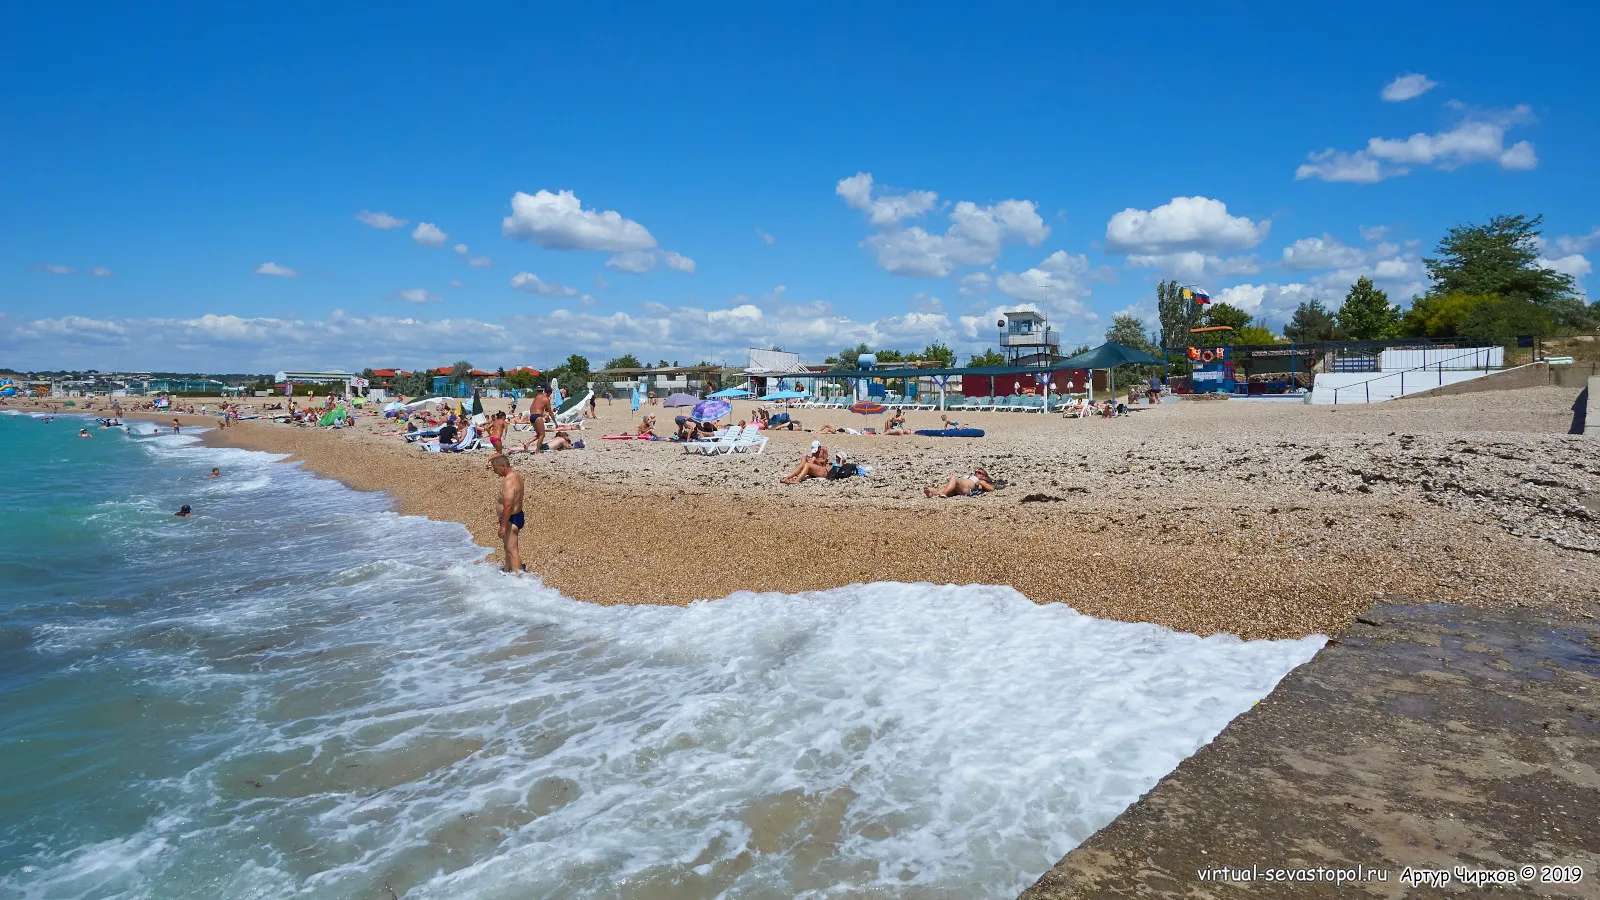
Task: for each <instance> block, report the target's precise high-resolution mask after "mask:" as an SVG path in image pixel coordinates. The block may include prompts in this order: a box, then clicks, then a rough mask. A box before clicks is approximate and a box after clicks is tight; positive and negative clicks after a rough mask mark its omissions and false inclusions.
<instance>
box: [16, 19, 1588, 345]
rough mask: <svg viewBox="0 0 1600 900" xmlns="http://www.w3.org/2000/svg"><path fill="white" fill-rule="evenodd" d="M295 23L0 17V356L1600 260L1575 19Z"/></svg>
mask: <svg viewBox="0 0 1600 900" xmlns="http://www.w3.org/2000/svg"><path fill="white" fill-rule="evenodd" d="M326 6H328V5H327V4H274V5H271V6H263V7H259V8H246V7H240V8H237V9H235V8H220V7H212V6H205V7H201V6H195V7H192V8H189V9H187V10H180V9H179V8H177V7H172V8H169V9H166V10H162V11H160V12H155V13H150V12H140V13H133V12H130V11H129V10H128V9H127V8H126V6H125V5H124V6H110V5H106V6H104V7H99V8H97V7H95V6H93V5H74V6H73V7H72V8H71V10H70V12H68V11H64V10H62V9H57V8H48V7H47V6H46V5H34V6H32V7H29V8H25V9H22V10H21V11H20V12H19V11H13V12H11V13H9V14H8V19H7V28H6V29H5V31H4V34H0V78H3V83H4V84H6V85H7V86H8V87H7V90H5V91H0V121H4V122H6V123H7V127H6V128H5V129H3V130H0V239H3V240H0V365H4V366H13V367H18V368H34V367H40V368H42V367H56V366H94V367H98V368H102V369H110V368H122V367H130V368H160V369H171V368H177V369H194V370H200V371H238V370H250V371H270V370H274V369H277V368H282V367H285V366H316V367H318V368H327V367H334V366H356V367H359V366H364V365H382V364H400V365H418V364H424V363H433V364H443V363H446V362H449V361H451V360H454V359H458V358H466V359H470V360H471V361H473V362H474V363H475V364H478V365H484V366H494V365H508V366H509V365H514V364H525V363H531V364H534V365H544V364H547V363H549V362H552V361H554V360H559V359H561V358H563V357H564V356H565V355H566V354H567V353H569V352H582V353H586V354H588V355H589V356H591V357H592V358H595V359H597V360H603V359H605V358H608V357H610V356H613V355H618V354H620V353H622V352H633V353H635V354H637V355H639V356H641V357H650V358H666V359H669V360H679V361H683V362H689V361H693V360H697V359H701V358H708V359H718V360H726V361H729V362H742V360H743V351H744V349H745V348H747V347H750V346H771V345H774V344H776V345H779V346H783V347H784V348H785V349H791V350H798V351H800V352H801V353H802V354H803V355H804V356H805V357H807V358H809V359H812V360H820V359H821V358H822V357H823V356H825V355H827V354H828V353H830V352H832V351H834V350H837V349H838V348H839V347H841V346H845V345H847V344H854V343H856V342H857V341H858V340H861V341H866V342H867V343H870V344H874V345H877V346H885V347H896V348H901V349H917V348H920V347H922V346H923V345H925V344H926V343H928V341H930V340H935V339H941V340H944V341H946V342H947V343H951V344H953V345H955V346H957V347H958V349H960V350H962V351H963V352H970V351H972V350H977V349H982V348H983V347H984V346H986V345H988V344H990V343H992V342H993V335H992V331H993V327H992V326H993V319H994V318H995V313H996V311H998V310H1000V309H1005V308H1015V307H1016V306H1018V305H1020V304H1024V303H1033V304H1034V305H1035V306H1037V307H1039V308H1042V309H1045V310H1046V311H1047V312H1048V313H1049V314H1050V316H1051V318H1052V321H1053V322H1055V323H1056V324H1057V325H1059V326H1060V327H1061V328H1062V329H1063V330H1064V331H1065V332H1066V333H1067V334H1068V336H1069V338H1072V339H1076V338H1082V339H1083V340H1085V341H1088V340H1090V339H1092V338H1093V337H1094V336H1096V335H1098V334H1100V333H1103V331H1104V329H1105V327H1106V325H1107V324H1108V323H1109V321H1110V318H1111V316H1112V315H1113V314H1114V313H1116V312H1119V311H1123V310H1131V311H1133V312H1134V313H1135V314H1139V315H1149V314H1150V313H1151V312H1153V298H1152V290H1153V285H1154V283H1155V281H1156V280H1157V279H1159V278H1162V277H1166V276H1169V275H1171V276H1176V277H1179V278H1180V280H1182V281H1185V282H1187V283H1195V284H1200V285H1203V286H1204V287H1206V288H1208V289H1209V290H1210V291H1211V293H1212V294H1213V296H1214V297H1218V298H1219V299H1229V300H1232V301H1233V302H1236V303H1238V304H1239V305H1242V306H1246V307H1248V308H1251V309H1253V310H1254V311H1257V312H1258V313H1260V314H1262V315H1263V316H1265V317H1266V318H1267V319H1268V320H1269V321H1270V322H1272V323H1274V324H1278V323H1281V321H1282V319H1283V318H1284V317H1285V316H1286V314H1287V312H1288V310H1290V309H1292V308H1293V306H1294V304H1295V303H1296V302H1297V301H1298V300H1300V299H1304V298H1308V297H1312V296H1317V297H1322V298H1324V299H1325V300H1328V301H1329V302H1330V303H1331V304H1333V305H1336V304H1337V301H1338V300H1339V299H1340V298H1342V296H1343V294H1344V291H1345V289H1346V288H1347V287H1348V284H1349V283H1350V281H1352V280H1353V279H1354V278H1355V277H1356V276H1357V275H1360V274H1370V275H1372V276H1374V277H1375V278H1376V280H1377V281H1378V282H1379V284H1380V286H1382V287H1385V288H1387V289H1389V290H1390V292H1391V295H1392V296H1394V297H1395V298H1396V299H1403V298H1407V297H1409V296H1411V294H1412V293H1414V292H1416V291H1420V290H1422V289H1423V287H1424V285H1425V275H1424V273H1423V271H1422V267H1421V263H1420V259H1419V257H1420V256H1422V255H1426V253H1427V252H1428V251H1429V250H1431V248H1432V246H1433V244H1434V243H1435V242H1436V241H1437V240H1438V238H1439V236H1440V235H1441V234H1442V233H1443V232H1444V230H1445V229H1446V228H1448V227H1449V226H1450V225H1452V224H1455V223H1458V222H1464V221H1481V220H1484V219H1486V218H1487V217H1489V216H1491V215H1493V214H1495V213H1500V212H1513V213H1528V214H1534V213H1543V214H1544V215H1545V217H1546V232H1545V234H1546V238H1547V239H1548V246H1547V248H1546V252H1545V256H1546V257H1547V258H1548V261H1549V262H1548V264H1549V265H1552V266H1555V267H1558V268H1561V269H1563V270H1564V271H1570V272H1572V273H1573V274H1576V275H1578V276H1579V277H1580V279H1581V278H1582V277H1583V276H1586V275H1588V274H1589V271H1590V269H1591V265H1590V259H1591V258H1592V257H1593V255H1594V253H1595V251H1600V232H1597V230H1596V229H1597V226H1600V203H1597V201H1600V179H1597V178H1595V177H1594V174H1593V168H1592V163H1591V162H1590V159H1591V158H1592V156H1593V154H1594V152H1595V150H1594V148H1595V147H1596V146H1597V145H1600V112H1597V111H1600V79H1595V78H1594V77H1592V72H1591V68H1592V63H1591V61H1590V52H1591V48H1590V46H1589V44H1590V38H1591V37H1592V35H1593V34H1595V33H1596V32H1597V27H1596V26H1597V25H1600V14H1597V13H1595V12H1594V11H1593V10H1592V8H1589V7H1585V6H1579V5H1573V6H1571V7H1569V8H1567V9H1565V10H1564V11H1563V12H1562V13H1561V14H1560V15H1552V14H1547V13H1548V11H1547V13H1540V12H1539V11H1538V10H1534V9H1527V10H1523V9H1514V8H1509V7H1506V6H1504V5H1503V4H1500V5H1493V6H1491V5H1487V4H1481V5H1480V4H1460V5H1457V6H1456V7H1454V8H1453V9H1450V10H1441V9H1440V8H1439V7H1438V6H1437V5H1409V4H1381V5H1378V4H1373V5H1361V4H1346V5H1344V6H1341V7H1340V8H1339V9H1338V10H1336V11H1334V10H1328V9H1325V8H1304V9H1300V8H1290V7H1286V6H1284V5H1282V4H1273V5H1265V4H1263V5H1258V6H1251V5H1246V4H1238V5H1234V6H1232V7H1229V8H1225V9H1224V8H1216V9H1213V8H1205V7H1195V6H1193V5H1192V4H1182V5H1171V6H1163V5H1161V4H1145V5H1141V6H1139V7H1137V8H1133V7H1127V6H1122V5H1117V4H1100V5H1096V6H1095V7H1094V8H1092V9H1068V8H1066V7H1062V6H1059V5H1033V6H1006V5H998V4H985V5H984V6H983V7H982V8H981V9H980V8H978V7H976V6H971V7H968V6H957V5H944V4H920V5H901V6H892V7H891V6H888V5H878V6H875V7H874V9H873V10H866V11H864V10H862V9H860V8H857V6H858V5H845V4H838V5H830V4H809V5H803V6H802V5H798V4H796V5H794V6H791V7H783V8H764V9H757V8H751V7H735V6H732V5H726V6H712V5H709V4H707V5H688V6H670V7H668V6H662V5H649V6H646V5H629V4H582V5H580V4H568V5H564V6H562V7H560V8H549V9H541V8H539V7H538V6H537V5H530V4H518V5H515V6H511V5H508V6H505V7H503V8H500V9H497V10H492V9H490V8H488V7H481V8H472V9H466V8H453V9H446V8H443V7H439V6H435V5H430V6H428V7H421V6H418V7H415V8H412V7H407V6H404V5H402V6H399V7H396V6H383V7H379V6H372V7H370V8H366V9H361V8H358V7H356V6H354V5H350V6H348V7H347V8H344V9H342V10H340V11H335V12H330V11H329V10H328V9H327V8H326ZM735 10H737V11H736V12H735ZM869 176H870V177H869ZM541 192H543V193H541ZM519 194H523V195H526V197H525V199H523V200H521V201H518V200H516V199H514V198H516V197H517V196H518V195H519ZM363 213H370V214H378V213H383V214H386V215H387V216H388V217H389V218H388V219H383V218H380V217H378V216H376V215H368V216H366V217H365V218H366V220H367V221H368V222H372V223H376V224H380V225H387V224H395V223H397V222H398V221H399V220H404V223H405V224H404V225H397V224H396V225H395V227H388V228H380V227H374V226H373V225H372V224H366V223H364V222H363V221H362V219H361V218H358V217H359V216H361V215H362V214H363ZM424 223H426V225H427V226H428V227H421V226H424ZM419 228H420V229H421V230H419ZM438 233H442V234H443V235H444V237H442V238H440V237H438ZM458 244H461V245H465V249H464V251H462V252H458V248H457V246H456V245H458ZM474 262H476V265H474V264H473V263H474ZM291 273H292V274H291Z"/></svg>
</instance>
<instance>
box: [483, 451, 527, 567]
mask: <svg viewBox="0 0 1600 900" xmlns="http://www.w3.org/2000/svg"><path fill="white" fill-rule="evenodd" d="M489 468H491V469H493V470H494V473H495V474H496V475H499V476H500V543H501V546H502V547H503V548H504V549H505V553H506V571H507V572H515V573H517V576H518V577H519V578H520V577H521V576H522V551H521V549H520V548H519V547H518V546H517V535H518V534H519V533H521V531H522V526H523V525H524V524H525V522H526V519H525V518H524V517H523V515H522V476H521V475H518V474H517V472H516V470H515V469H513V468H511V460H510V459H508V458H507V457H506V456H505V454H503V453H496V454H495V455H494V456H493V457H491V458H490V459H489Z"/></svg>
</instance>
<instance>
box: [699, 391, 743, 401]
mask: <svg viewBox="0 0 1600 900" xmlns="http://www.w3.org/2000/svg"><path fill="white" fill-rule="evenodd" d="M748 396H750V392H749V391H747V390H745V389H744V388H723V389H722V390H720V391H713V392H712V393H709V394H707V395H706V397H708V398H715V399H718V400H734V399H737V398H740V397H748Z"/></svg>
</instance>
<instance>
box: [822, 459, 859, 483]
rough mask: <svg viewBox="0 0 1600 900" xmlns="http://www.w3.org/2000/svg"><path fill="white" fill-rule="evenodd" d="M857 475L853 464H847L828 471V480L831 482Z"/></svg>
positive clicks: (857, 471)
mask: <svg viewBox="0 0 1600 900" xmlns="http://www.w3.org/2000/svg"><path fill="white" fill-rule="evenodd" d="M858 474H859V470H858V469H857V468H856V464H855V463H853V462H847V463H842V464H840V465H837V466H834V467H833V468H831V469H829V470H828V480H829V481H833V480H835V479H839V478H854V477H855V476H856V475H858Z"/></svg>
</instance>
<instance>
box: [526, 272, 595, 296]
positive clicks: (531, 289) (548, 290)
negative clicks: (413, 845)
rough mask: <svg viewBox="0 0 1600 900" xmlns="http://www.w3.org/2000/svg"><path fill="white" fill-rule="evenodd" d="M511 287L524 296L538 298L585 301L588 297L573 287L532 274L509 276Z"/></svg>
mask: <svg viewBox="0 0 1600 900" xmlns="http://www.w3.org/2000/svg"><path fill="white" fill-rule="evenodd" d="M511 287H513V288H514V289H516V290H519V291H522V292H523V293H526V294H537V295H539V296H540V297H578V298H580V299H587V297H588V295H586V294H584V293H582V292H580V291H579V290H578V289H577V288H575V287H569V286H567V285H565V284H558V283H556V282H554V281H545V280H544V279H542V278H540V277H539V276H537V275H535V274H533V273H532V272H518V273H517V274H515V275H513V276H511Z"/></svg>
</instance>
